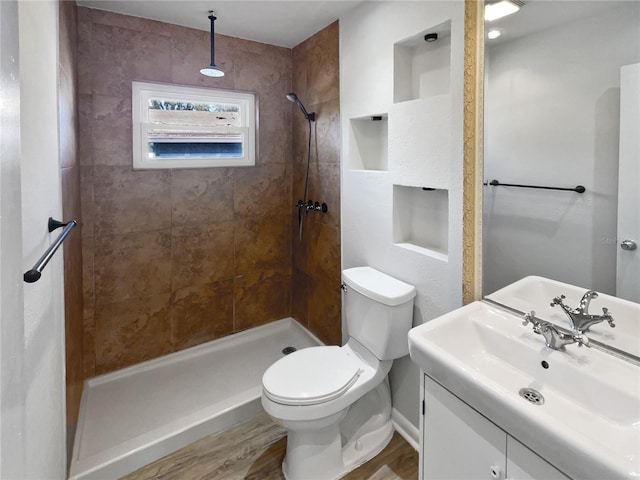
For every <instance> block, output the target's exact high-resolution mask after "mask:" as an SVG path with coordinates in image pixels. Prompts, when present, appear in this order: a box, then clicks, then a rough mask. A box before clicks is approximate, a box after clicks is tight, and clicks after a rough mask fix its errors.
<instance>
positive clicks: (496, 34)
mask: <svg viewBox="0 0 640 480" xmlns="http://www.w3.org/2000/svg"><path fill="white" fill-rule="evenodd" d="M500 35H502V32H501V31H500V30H489V31H488V32H487V38H488V39H489V40H495V39H496V38H498V37H499V36H500Z"/></svg>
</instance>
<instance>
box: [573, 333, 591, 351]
mask: <svg viewBox="0 0 640 480" xmlns="http://www.w3.org/2000/svg"><path fill="white" fill-rule="evenodd" d="M572 338H573V340H574V341H575V342H576V343H577V344H578V347H587V348H591V345H589V337H587V336H586V335H585V334H584V333H580V332H578V333H576V334H575V335H572Z"/></svg>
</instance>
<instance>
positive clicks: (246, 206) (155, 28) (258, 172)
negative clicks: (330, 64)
mask: <svg viewBox="0 0 640 480" xmlns="http://www.w3.org/2000/svg"><path fill="white" fill-rule="evenodd" d="M78 19H79V21H78V102H79V103H78V107H79V141H80V142H79V158H80V164H81V167H80V177H81V194H82V209H83V211H82V215H83V221H84V228H83V231H82V233H83V235H82V251H83V255H84V263H83V286H84V292H83V293H84V300H85V302H84V349H85V355H84V360H85V362H84V373H85V376H87V377H88V376H92V375H94V374H100V373H105V372H108V371H112V370H115V369H118V368H121V367H124V366H127V365H131V364H134V363H137V362H140V361H143V360H146V359H150V358H154V357H157V356H160V355H162V354H166V353H169V352H173V351H177V350H180V349H183V348H186V347H189V346H192V345H196V344H199V343H203V342H206V341H209V340H212V339H215V338H218V337H221V336H223V335H227V334H230V333H233V332H236V331H240V330H243V329H246V328H250V327H253V326H257V325H260V324H264V323H267V322H270V321H273V320H276V319H280V318H283V317H287V316H289V315H290V314H291V295H290V290H291V283H292V282H291V279H292V269H291V258H292V254H291V231H292V225H291V222H292V216H291V197H292V194H291V183H292V182H291V176H292V161H291V155H292V148H291V145H292V140H291V114H292V110H291V104H290V103H289V102H287V101H286V99H285V96H284V95H285V93H286V92H288V91H289V90H290V89H291V78H292V58H291V50H290V49H286V48H280V47H275V46H271V45H265V44H261V43H256V42H251V41H246V40H242V39H237V38H231V37H227V36H222V35H216V63H217V64H218V65H219V66H220V67H221V68H222V69H223V70H224V71H225V73H226V75H225V76H224V77H223V78H220V79H211V78H207V77H204V76H202V75H201V74H200V73H199V70H200V68H202V66H203V65H205V64H207V63H208V59H209V34H208V32H206V31H200V30H194V29H189V28H185V27H180V26H176V25H170V24H165V23H160V22H155V21H150V20H145V19H141V18H136V17H129V16H125V15H118V14H113V13H108V12H104V11H99V10H92V9H87V8H84V7H79V8H78ZM133 80H142V81H156V82H166V83H176V84H183V85H196V86H210V87H220V88H227V89H236V90H245V91H255V92H257V93H258V96H259V109H260V131H259V158H258V159H257V162H256V163H257V164H256V166H255V167H243V168H213V169H198V170H194V169H185V170H158V171H133V170H132V168H131V155H132V153H131V82H132V81H133ZM320 226H321V225H319V226H318V227H320Z"/></svg>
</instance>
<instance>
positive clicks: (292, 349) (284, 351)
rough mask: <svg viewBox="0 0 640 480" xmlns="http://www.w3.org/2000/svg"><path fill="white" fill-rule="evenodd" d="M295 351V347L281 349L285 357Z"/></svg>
mask: <svg viewBox="0 0 640 480" xmlns="http://www.w3.org/2000/svg"><path fill="white" fill-rule="evenodd" d="M295 351H296V347H284V348H283V349H282V353H284V354H285V355H289V354H290V353H293V352H295Z"/></svg>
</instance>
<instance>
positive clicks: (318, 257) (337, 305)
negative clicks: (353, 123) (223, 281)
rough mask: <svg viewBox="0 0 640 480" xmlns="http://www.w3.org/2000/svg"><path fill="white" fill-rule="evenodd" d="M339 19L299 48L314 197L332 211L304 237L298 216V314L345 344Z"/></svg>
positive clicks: (303, 144) (299, 167) (298, 88)
mask: <svg viewBox="0 0 640 480" xmlns="http://www.w3.org/2000/svg"><path fill="white" fill-rule="evenodd" d="M338 34H339V30H338V22H334V23H333V24H331V25H329V26H328V27H326V28H324V29H323V30H321V31H320V32H318V33H317V34H315V35H313V36H312V37H310V38H309V39H307V40H305V41H304V42H303V43H301V44H300V45H298V46H296V47H295V48H294V49H293V91H294V92H295V93H296V94H297V95H298V97H299V98H300V99H301V101H302V103H304V105H305V107H306V109H307V110H308V111H309V112H311V111H315V112H316V122H315V123H312V148H311V168H310V171H309V193H308V198H310V199H312V200H314V201H319V202H321V203H322V202H326V203H327V205H328V207H329V210H328V212H327V213H326V214H321V213H318V212H310V213H309V214H308V215H307V216H306V218H305V223H304V233H303V241H302V242H300V241H299V240H298V219H297V214H296V213H294V214H293V216H292V245H293V283H292V315H293V316H294V317H295V318H296V319H298V320H299V321H301V322H302V323H304V324H305V325H306V326H307V327H308V328H309V329H310V330H311V331H313V332H314V333H315V334H316V335H317V336H318V337H319V338H320V339H321V340H323V341H324V342H325V343H327V344H337V345H340V344H341V293H340V81H339V60H338V55H339V43H338ZM293 110H294V112H293V117H292V121H293V123H292V131H293V145H294V149H293V188H292V190H293V191H292V194H293V196H292V204H295V203H296V202H297V201H298V200H299V199H301V198H302V196H303V193H304V181H305V170H306V160H307V138H308V137H307V135H308V126H307V122H306V120H305V119H304V117H303V115H302V114H301V112H299V111H298V108H297V107H295V105H294V108H293Z"/></svg>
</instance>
